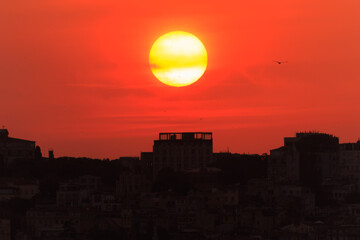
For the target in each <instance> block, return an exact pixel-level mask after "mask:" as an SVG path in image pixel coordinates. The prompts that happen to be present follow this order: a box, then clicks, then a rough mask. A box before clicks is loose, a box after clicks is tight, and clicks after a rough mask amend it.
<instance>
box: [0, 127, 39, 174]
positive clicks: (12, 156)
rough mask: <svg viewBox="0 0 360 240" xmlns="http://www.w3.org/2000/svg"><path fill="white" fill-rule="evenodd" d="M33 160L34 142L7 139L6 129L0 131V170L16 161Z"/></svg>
mask: <svg viewBox="0 0 360 240" xmlns="http://www.w3.org/2000/svg"><path fill="white" fill-rule="evenodd" d="M34 158H35V142H34V141H28V140H24V139H18V138H12V137H9V132H8V130H7V129H0V170H1V169H4V168H6V167H7V166H8V165H10V164H12V163H14V162H16V161H18V160H26V159H34Z"/></svg>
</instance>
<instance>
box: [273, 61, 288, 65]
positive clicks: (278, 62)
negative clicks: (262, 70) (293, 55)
mask: <svg viewBox="0 0 360 240" xmlns="http://www.w3.org/2000/svg"><path fill="white" fill-rule="evenodd" d="M273 62H276V63H277V64H283V63H287V61H275V60H273Z"/></svg>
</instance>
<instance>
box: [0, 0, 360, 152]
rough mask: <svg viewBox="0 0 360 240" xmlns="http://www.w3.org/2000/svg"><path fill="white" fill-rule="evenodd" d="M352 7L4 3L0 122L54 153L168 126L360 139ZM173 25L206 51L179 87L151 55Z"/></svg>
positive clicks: (359, 65) (239, 140)
mask: <svg viewBox="0 0 360 240" xmlns="http://www.w3.org/2000/svg"><path fill="white" fill-rule="evenodd" d="M359 12H360V1H355V0H352V1H350V0H327V1H325V0H318V1H314V0H311V1H310V0H292V1H288V0H287V1H285V0H273V1H265V0H253V1H241V0H240V1H239V0H237V1H226V0H224V1H202V0H201V1H193V0H191V1H190V0H184V1H168V0H166V1H165V0H152V1H139V0H134V1H115V0H108V1H106V0H105V1H103V0H102V1H100V0H97V1H94V0H86V1H85V0H71V1H70V0H51V1H49V0H13V1H3V2H2V6H1V8H0V33H1V37H0V81H1V87H0V108H1V111H0V125H4V126H5V127H6V128H8V129H9V132H10V135H11V136H13V137H19V138H25V139H30V140H35V141H36V142H37V144H38V145H40V147H41V148H42V151H43V153H44V152H46V151H47V150H49V149H50V148H52V149H54V152H55V156H64V155H67V156H89V157H99V158H107V157H109V158H116V157H119V156H128V155H133V156H138V155H139V154H140V152H141V151H151V149H152V145H153V140H154V139H155V138H157V137H158V133H159V132H167V131H180V132H181V131H212V132H213V137H214V151H216V152H217V151H225V150H226V149H227V147H229V149H230V151H232V152H239V153H244V152H246V153H248V152H249V153H264V152H268V151H269V150H270V149H272V148H276V147H279V146H281V145H282V143H283V137H285V136H293V135H294V134H295V132H297V131H308V130H317V131H321V132H327V133H332V134H334V135H336V136H338V137H339V138H340V142H355V141H357V140H358V138H359V137H360V124H359V122H360V94H359V92H360V71H359V70H360V30H359V29H360V14H359ZM176 30H181V31H186V32H190V33H192V34H194V35H196V36H197V37H198V38H199V39H201V41H202V42H203V44H204V45H205V47H206V50H207V53H208V67H207V70H206V72H205V74H204V75H203V77H202V78H201V79H200V80H199V81H197V82H196V83H194V84H193V85H190V86H187V87H182V88H174V87H169V86H167V85H164V84H162V83H161V82H159V81H158V80H157V79H156V78H155V77H154V76H153V75H152V73H151V70H150V67H149V63H148V58H149V51H150V48H151V46H152V44H153V42H154V41H155V40H156V39H157V38H158V37H160V36H161V35H163V34H165V33H167V32H170V31H176ZM273 60H285V61H288V63H286V64H282V65H278V64H276V63H275V62H273ZM45 155H46V154H45Z"/></svg>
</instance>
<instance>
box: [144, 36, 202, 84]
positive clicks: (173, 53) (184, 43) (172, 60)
mask: <svg viewBox="0 0 360 240" xmlns="http://www.w3.org/2000/svg"><path fill="white" fill-rule="evenodd" d="M149 62H150V66H151V71H152V73H153V74H154V75H155V77H156V78H157V79H159V80H160V81H161V82H163V83H165V84H167V85H170V86H174V87H183V86H187V85H190V84H192V83H194V82H196V81H197V80H198V79H199V78H200V77H201V76H202V75H203V74H204V72H205V69H206V65H207V53H206V49H205V47H204V45H203V44H202V42H201V41H200V40H199V39H198V38H197V37H195V36H194V35H192V34H190V33H187V32H182V31H174V32H169V33H166V34H164V35H162V36H161V37H159V38H158V39H157V40H156V41H155V43H154V44H153V46H152V48H151V50H150V56H149Z"/></svg>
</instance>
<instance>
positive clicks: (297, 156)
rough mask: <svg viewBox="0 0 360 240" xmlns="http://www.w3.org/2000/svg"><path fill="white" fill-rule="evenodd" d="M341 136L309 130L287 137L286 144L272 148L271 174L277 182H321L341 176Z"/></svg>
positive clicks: (273, 180) (319, 183)
mask: <svg viewBox="0 0 360 240" xmlns="http://www.w3.org/2000/svg"><path fill="white" fill-rule="evenodd" d="M338 149H339V139H338V138H337V137H334V136H332V135H329V134H324V133H316V132H315V133H314V132H305V133H297V134H296V137H294V138H285V139H284V146H282V147H280V148H277V149H273V150H271V151H270V158H269V164H268V176H269V179H270V180H271V181H272V182H274V183H287V184H289V183H290V184H298V183H300V184H303V185H305V186H308V185H311V186H314V185H317V186H319V185H321V184H324V183H325V182H326V181H327V180H329V179H333V178H335V177H336V176H337V162H338V161H337V159H338V157H337V156H338Z"/></svg>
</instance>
